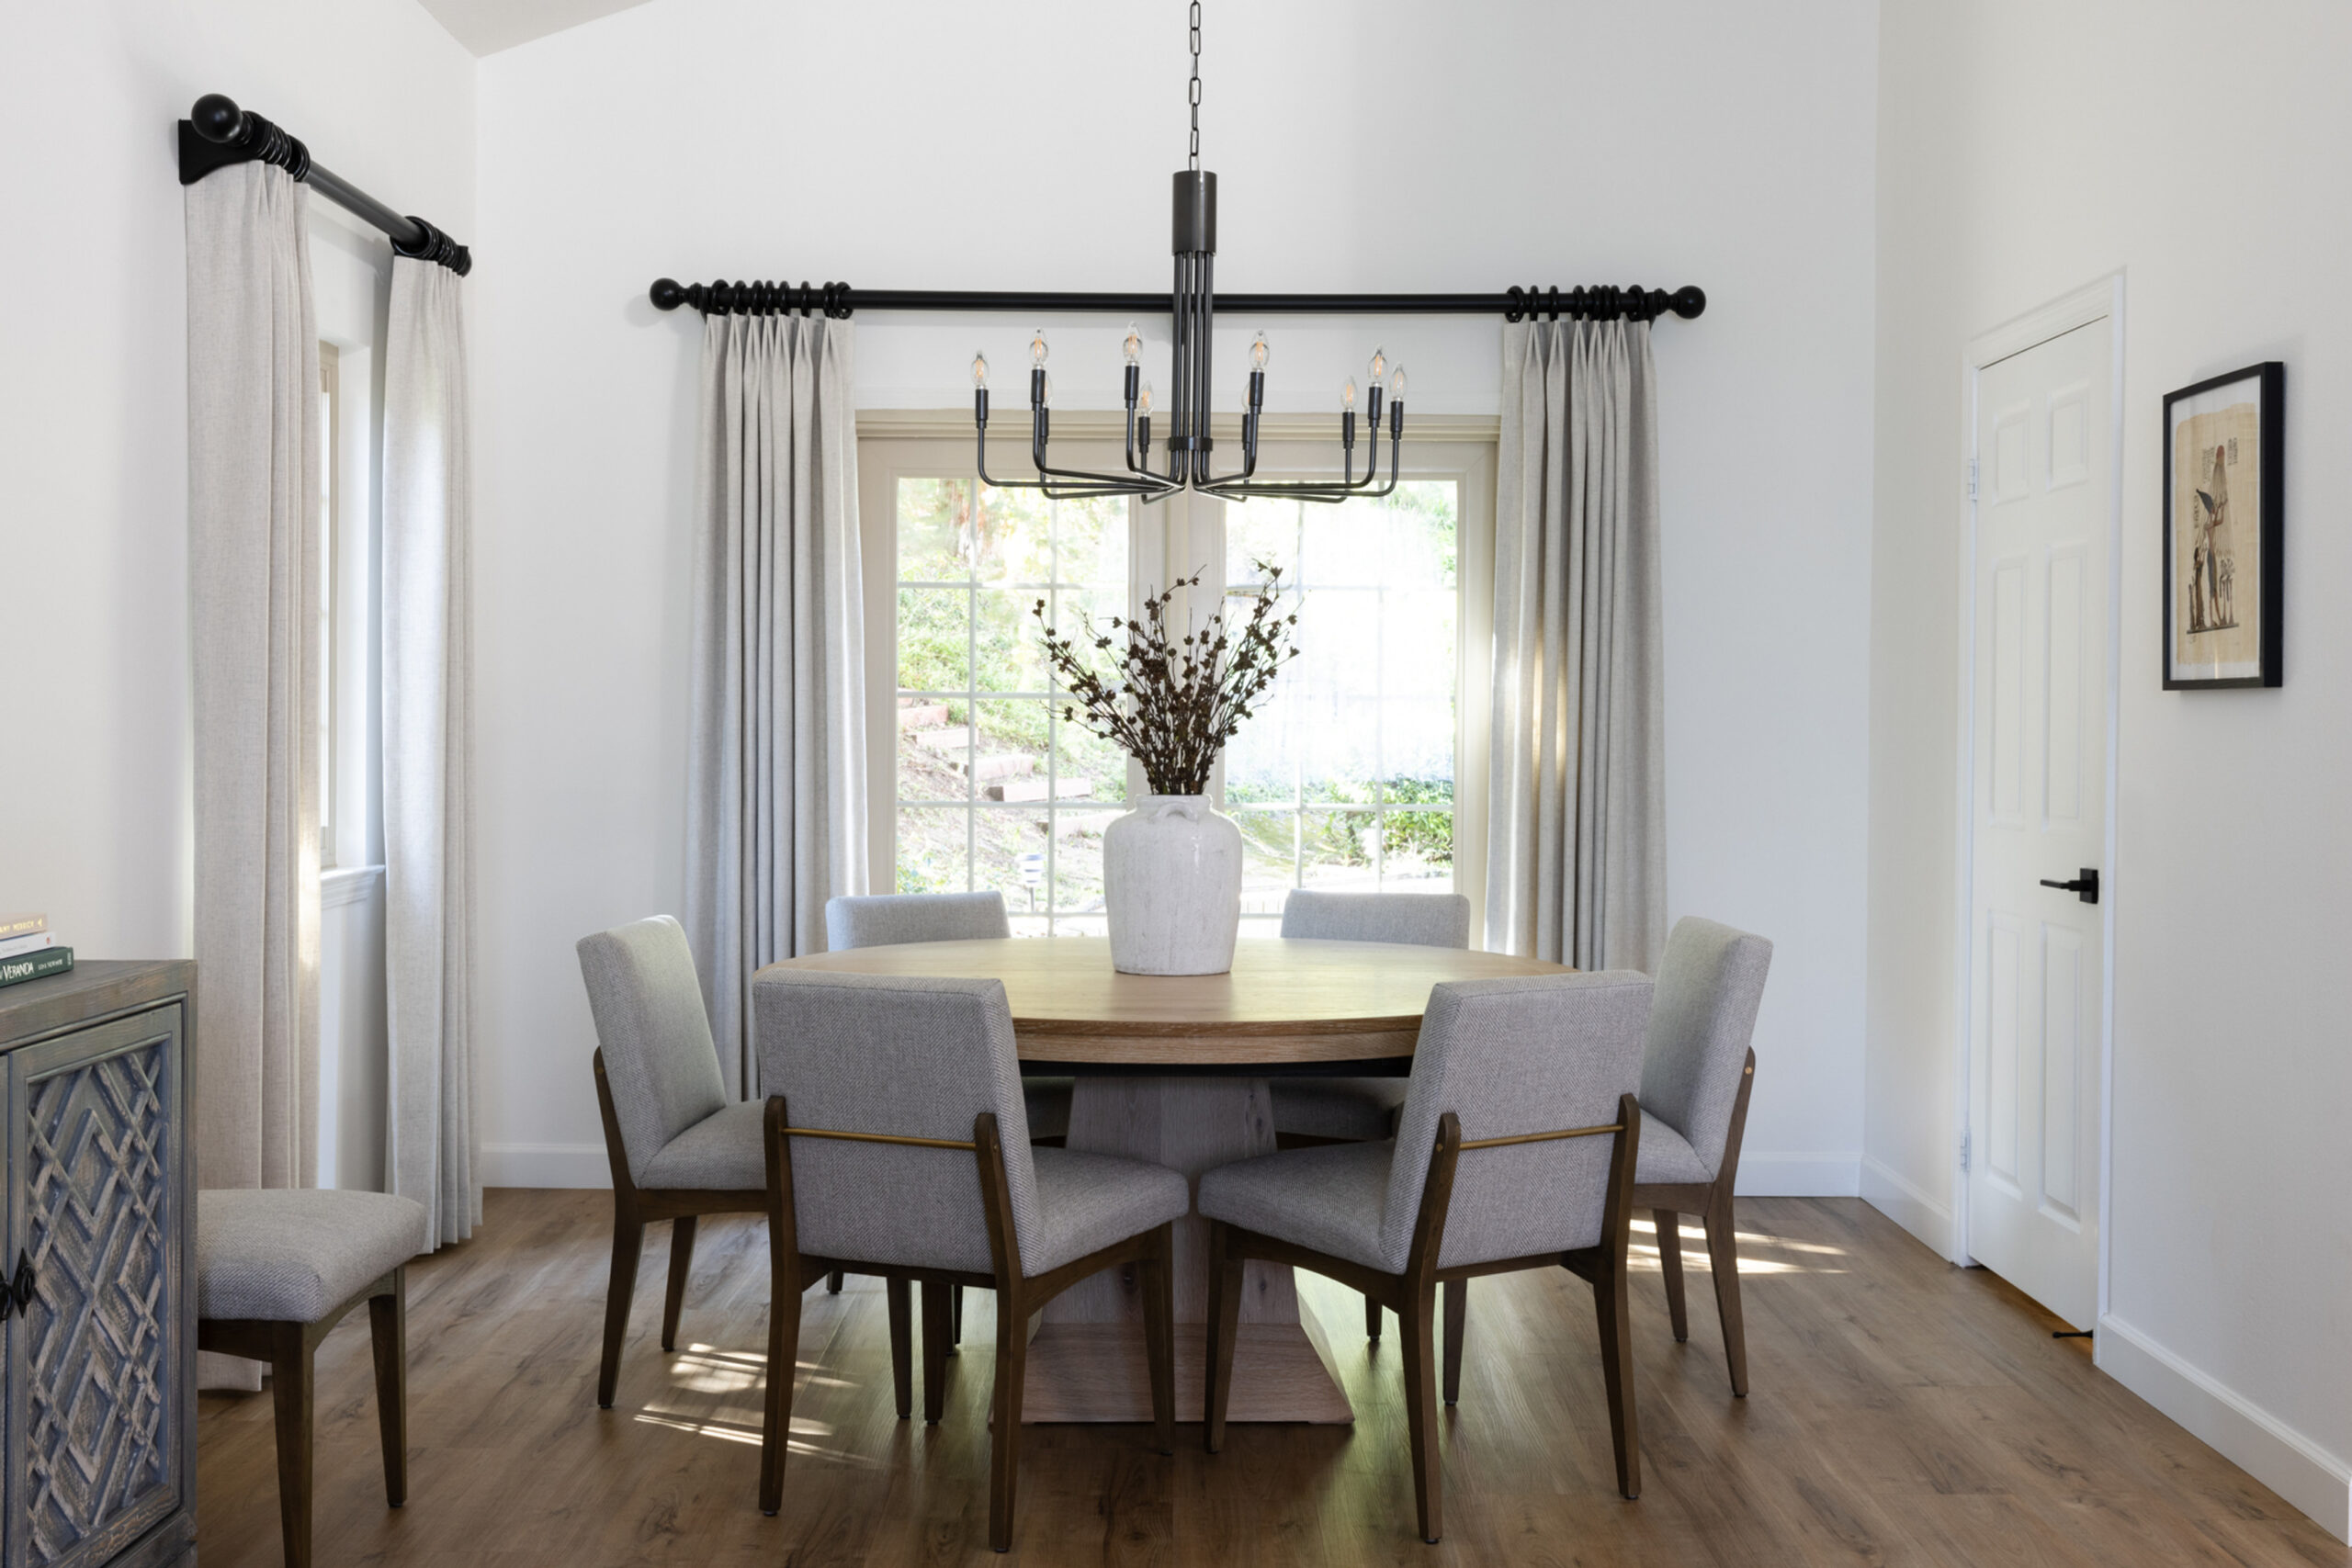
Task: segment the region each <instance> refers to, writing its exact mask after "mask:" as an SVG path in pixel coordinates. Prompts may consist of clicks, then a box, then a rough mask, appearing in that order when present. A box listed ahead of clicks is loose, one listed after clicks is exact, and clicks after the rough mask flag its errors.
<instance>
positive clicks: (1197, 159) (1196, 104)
mask: <svg viewBox="0 0 2352 1568" xmlns="http://www.w3.org/2000/svg"><path fill="white" fill-rule="evenodd" d="M1185 96H1187V97H1188V98H1190V99H1191V100H1192V105H1193V162H1192V167H1193V170H1194V171H1195V172H1197V171H1198V170H1199V169H1200V166H1201V0H1193V82H1192V85H1191V86H1189V87H1187V88H1186V89H1185Z"/></svg>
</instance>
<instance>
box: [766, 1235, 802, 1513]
mask: <svg viewBox="0 0 2352 1568" xmlns="http://www.w3.org/2000/svg"><path fill="white" fill-rule="evenodd" d="M805 1283H806V1282H805V1277H804V1276H803V1275H802V1274H801V1272H800V1255H799V1253H798V1252H797V1251H794V1250H785V1249H781V1248H775V1247H771V1248H770V1250H769V1254H768V1388H767V1408H766V1409H765V1411H764V1412H763V1416H762V1420H761V1423H760V1512H762V1513H763V1514H766V1515H769V1516H770V1517H774V1515H775V1511H776V1510H777V1509H778V1508H781V1507H782V1506H784V1455H785V1448H786V1444H787V1443H788V1442H789V1441H790V1440H791V1437H792V1385H793V1384H794V1382H797V1374H798V1372H799V1370H800V1292H801V1291H802V1290H803V1289H804V1288H805Z"/></svg>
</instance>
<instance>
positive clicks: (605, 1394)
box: [596, 1203, 645, 1410]
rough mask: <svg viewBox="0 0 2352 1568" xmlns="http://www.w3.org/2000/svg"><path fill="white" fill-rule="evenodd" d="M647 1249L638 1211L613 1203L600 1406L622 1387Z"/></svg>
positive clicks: (604, 1406) (606, 1405)
mask: <svg viewBox="0 0 2352 1568" xmlns="http://www.w3.org/2000/svg"><path fill="white" fill-rule="evenodd" d="M644 1250H645V1224H644V1222H643V1221H641V1220H639V1218H638V1217H637V1215H636V1213H634V1212H632V1211H629V1210H624V1209H623V1208H622V1207H621V1206H620V1205H619V1204H617V1203H616V1204H615V1205H614V1206H613V1278H612V1281H611V1283H610V1284H608V1285H606V1286H605V1359H604V1362H603V1364H602V1365H601V1366H599V1367H598V1368H597V1370H596V1404H597V1406H598V1408H600V1409H604V1410H610V1409H611V1408H612V1407H613V1394H614V1392H615V1391H616V1389H618V1388H619V1386H620V1378H621V1341H622V1340H624V1339H626V1338H628V1303H629V1298H630V1297H631V1296H634V1295H635V1294H636V1293H637V1258H638V1254H639V1253H640V1252H642V1251H644Z"/></svg>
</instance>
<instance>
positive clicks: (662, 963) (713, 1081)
mask: <svg viewBox="0 0 2352 1568" xmlns="http://www.w3.org/2000/svg"><path fill="white" fill-rule="evenodd" d="M579 951H580V977H581V979H582V980H584V981H586V982H587V985H588V1010H589V1011H590V1012H591V1013H593V1014H594V1016H595V1020H596V1043H597V1044H598V1045H600V1046H601V1047H603V1049H604V1053H605V1081H606V1082H608V1083H609V1084H611V1085H612V1089H613V1115H614V1117H615V1119H616V1121H618V1122H620V1125H621V1145H622V1148H623V1150H624V1152H625V1153H627V1155H628V1169H629V1175H630V1177H631V1178H632V1179H637V1180H640V1181H641V1180H643V1179H644V1178H645V1168H646V1167H647V1166H648V1165H649V1164H650V1163H652V1159H653V1156H655V1155H658V1154H660V1153H661V1152H662V1145H665V1144H667V1143H668V1142H669V1141H670V1140H671V1139H673V1138H674V1137H676V1136H677V1135H678V1134H681V1133H683V1132H684V1131H685V1130H686V1129H687V1128H689V1127H691V1126H693V1125H694V1124H695V1122H700V1121H701V1120H702V1119H703V1118H704V1117H706V1116H708V1115H709V1114H710V1113H711V1112H712V1111H717V1110H718V1109H719V1108H720V1107H721V1106H723V1105H725V1104H726V1103H727V1084H726V1081H725V1080H724V1079H723V1078H721V1077H719V1074H718V1046H717V1045H716V1044H714V1043H712V1041H711V1038H710V1015H709V1013H707V1011H705V1010H704V1009H703V1005H702V982H701V981H700V980H698V979H697V978H695V955H694V950H693V949H691V948H689V947H688V946H687V945H686V933H685V931H684V928H682V927H681V926H680V925H679V924H678V922H677V921H676V920H674V919H671V918H670V917H669V916H667V915H656V916H654V917H653V918H652V919H648V920H632V921H630V922H629V923H628V925H625V926H616V927H614V928H613V929H612V930H611V931H598V932H596V933H595V934H594V936H583V937H582V938H581V939H580V942H579Z"/></svg>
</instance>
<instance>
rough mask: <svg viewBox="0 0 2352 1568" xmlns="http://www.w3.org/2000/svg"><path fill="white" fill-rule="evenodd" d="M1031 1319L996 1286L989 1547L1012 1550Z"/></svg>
mask: <svg viewBox="0 0 2352 1568" xmlns="http://www.w3.org/2000/svg"><path fill="white" fill-rule="evenodd" d="M1028 1353H1029V1314H1028V1313H1027V1312H1025V1311H1023V1308H1022V1303H1021V1297H1020V1294H1019V1292H1018V1291H1017V1290H1008V1289H1006V1288H1005V1286H1004V1284H1002V1283H1000V1284H999V1285H998V1286H997V1297H996V1388H995V1390H994V1396H993V1398H992V1400H991V1404H993V1406H994V1410H993V1416H994V1420H993V1422H992V1424H991V1427H990V1430H989V1545H990V1546H992V1547H994V1548H995V1549H996V1550H997V1551H1011V1550H1012V1503H1013V1493H1014V1490H1015V1487H1016V1484H1017V1483H1018V1482H1019V1480H1020V1478H1021V1387H1022V1382H1023V1379H1024V1378H1026V1377H1027V1376H1028V1371H1029V1369H1028V1365H1027V1361H1028Z"/></svg>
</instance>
